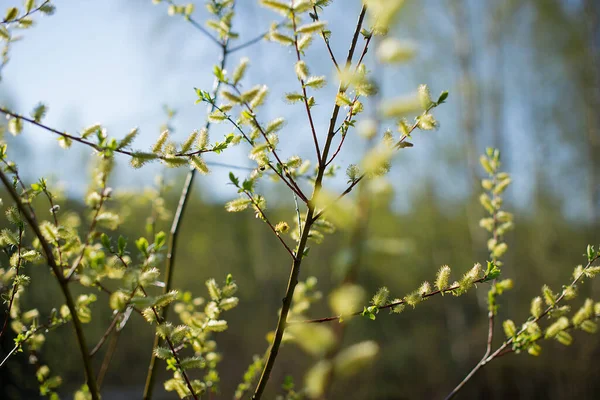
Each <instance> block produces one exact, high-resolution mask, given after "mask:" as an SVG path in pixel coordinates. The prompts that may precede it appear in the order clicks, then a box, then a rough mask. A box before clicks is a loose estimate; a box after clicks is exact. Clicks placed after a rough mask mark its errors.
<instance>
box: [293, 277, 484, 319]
mask: <svg viewBox="0 0 600 400" xmlns="http://www.w3.org/2000/svg"><path fill="white" fill-rule="evenodd" d="M486 281H487V277H485V276H484V277H482V278H479V279H477V280H475V281H473V283H474V284H477V283H483V282H486ZM459 288H460V285H455V286H450V287H448V288H446V289H443V290H434V291H432V292H429V293H424V294H422V295H421V299H422V300H425V299H428V298H429V297H433V296H436V295H438V294H443V293H452V292H453V291H454V290H457V289H459ZM402 304H406V301H405V300H404V299H402V300H399V301H395V302H393V303H390V304H386V305H384V306H379V307H377V309H379V310H386V309H388V308H394V307H397V306H400V305H402ZM362 313H363V311H362V310H361V311H356V312H353V313H352V314H349V315H334V316H331V317H325V318H317V319H306V320H301V321H290V322H289V323H290V324H320V323H323V322H330V321H338V320H340V319H343V318H348V317H356V316H358V315H362Z"/></svg>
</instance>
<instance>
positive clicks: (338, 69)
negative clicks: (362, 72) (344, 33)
mask: <svg viewBox="0 0 600 400" xmlns="http://www.w3.org/2000/svg"><path fill="white" fill-rule="evenodd" d="M313 11H314V20H315V21H319V13H318V12H317V6H313ZM321 37H322V38H323V41H324V42H325V46H327V51H328V52H329V57H331V61H332V62H333V65H335V69H336V70H337V72H338V73H341V72H342V71H341V70H340V66H339V65H338V62H337V60H336V59H335V56H334V55H333V50H332V49H331V45H330V44H329V38H328V37H327V36H326V35H325V31H323V30H321Z"/></svg>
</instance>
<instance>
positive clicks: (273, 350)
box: [252, 6, 367, 400]
mask: <svg viewBox="0 0 600 400" xmlns="http://www.w3.org/2000/svg"><path fill="white" fill-rule="evenodd" d="M366 11H367V9H366V6H363V7H362V10H361V13H360V16H359V18H358V22H357V24H356V32H355V34H354V37H353V39H352V43H351V45H350V50H349V52H348V59H347V62H346V63H347V64H348V65H350V63H351V62H352V56H353V54H354V49H355V48H356V42H357V41H358V35H359V34H360V30H361V27H362V23H363V20H364V17H365V14H366ZM338 113H339V106H338V105H336V106H335V107H334V112H333V115H332V117H331V121H330V128H329V132H328V135H327V139H326V141H325V146H324V147H323V153H322V159H324V160H326V159H327V156H328V154H329V149H330V147H331V140H332V139H333V131H334V129H335V124H336V121H337V115H338ZM324 174H325V165H324V164H323V163H321V164H320V165H319V169H318V171H317V178H316V180H315V186H314V191H313V196H312V198H313V199H314V198H315V196H317V195H318V194H319V192H320V190H321V185H322V182H323V176H324ZM314 214H315V206H314V203H313V202H312V201H309V202H308V211H307V213H306V222H305V224H304V228H303V229H302V235H301V236H300V241H299V242H298V249H297V251H296V258H295V259H294V261H293V263H292V268H291V271H290V277H289V280H288V285H287V289H286V292H285V297H284V298H283V304H282V307H281V311H280V313H279V320H278V321H277V328H276V330H275V336H274V338H273V343H272V344H271V347H270V349H269V351H268V356H267V361H266V362H265V366H264V368H263V371H262V374H261V376H260V379H259V381H258V385H257V386H256V389H255V391H254V395H253V396H252V399H253V400H258V399H260V398H261V397H262V395H263V393H264V390H265V388H266V386H267V382H268V381H269V377H270V375H271V371H272V370H273V366H274V365H275V359H276V358H277V354H278V352H279V347H280V346H281V339H282V338H283V332H284V331H285V327H286V325H287V315H288V313H289V311H290V307H291V305H292V298H293V296H294V290H295V288H296V285H297V284H298V276H299V274H300V266H301V265H302V258H303V256H304V251H305V249H306V243H307V241H308V236H309V233H310V229H311V227H312V224H313V223H314V222H315V218H314Z"/></svg>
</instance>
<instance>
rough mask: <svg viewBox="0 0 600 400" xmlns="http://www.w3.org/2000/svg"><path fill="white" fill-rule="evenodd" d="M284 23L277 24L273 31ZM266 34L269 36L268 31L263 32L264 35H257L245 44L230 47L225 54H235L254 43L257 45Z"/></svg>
mask: <svg viewBox="0 0 600 400" xmlns="http://www.w3.org/2000/svg"><path fill="white" fill-rule="evenodd" d="M285 23H286V21H282V22H280V23H278V24H277V25H276V26H275V29H277V28H279V27H281V26H283V25H284V24H285ZM268 34H269V31H267V32H265V33H263V34H261V35H258V36H256V37H254V38H253V39H250V40H248V41H247V42H245V43H242V44H239V45H237V46H234V47H231V48H230V49H229V50H227V54H231V53H235V52H236V51H239V50H242V49H245V48H246V47H250V46H252V45H253V44H255V43H258V42H260V41H261V40H263V39H264V38H265V37H266V36H267V35H268Z"/></svg>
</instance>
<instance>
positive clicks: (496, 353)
mask: <svg viewBox="0 0 600 400" xmlns="http://www.w3.org/2000/svg"><path fill="white" fill-rule="evenodd" d="M599 257H600V256H598V255H596V256H595V257H593V258H592V259H591V260H589V261H588V263H587V265H586V266H585V268H583V269H582V270H581V272H580V273H579V275H577V276H576V277H575V278H574V279H573V281H572V282H571V286H574V285H576V284H577V282H579V281H580V280H581V278H582V277H583V276H584V275H585V273H586V272H587V270H588V269H589V268H590V267H591V266H592V264H593V263H594V262H595V261H596V260H597V259H598V258H599ZM565 295H566V291H565V290H563V292H562V293H561V295H560V296H558V298H557V299H556V301H555V302H554V304H553V305H550V306H548V307H547V308H546V309H545V310H544V312H542V313H541V314H540V315H539V316H538V317H536V318H534V319H533V320H531V321H530V323H531V324H535V323H538V321H540V320H541V319H542V318H544V317H545V316H546V315H548V313H549V312H550V311H552V310H554V309H555V308H556V306H557V305H558V304H559V303H560V302H561V301H562V300H563V299H564V298H565ZM525 330H526V327H525V326H524V327H522V328H521V329H520V330H519V331H518V332H517V333H516V334H515V335H514V336H513V337H511V338H509V339H508V340H506V341H505V342H504V343H502V345H501V346H500V347H498V349H496V351H494V352H493V353H492V354H490V355H488V356H487V357H484V358H483V359H482V360H481V361H480V362H478V363H477V365H475V367H474V368H473V369H472V370H471V371H470V372H469V373H468V374H467V376H466V377H465V378H464V379H463V380H462V381H461V382H460V383H459V384H458V385H457V386H456V387H455V388H454V389H453V390H452V392H450V394H449V395H448V396H447V397H446V400H449V399H451V398H453V397H454V396H455V395H456V394H457V393H458V392H459V391H460V390H461V389H462V388H463V387H464V386H465V385H466V384H467V382H469V380H471V378H472V377H473V376H474V375H475V374H476V373H477V372H478V371H479V370H480V369H482V368H483V367H485V366H486V365H487V364H489V363H490V362H491V361H492V360H494V359H496V358H498V357H500V356H502V355H504V354H506V353H507V352H510V351H509V350H511V349H510V348H509V347H508V346H510V345H511V344H512V343H513V342H514V340H515V338H516V337H519V335H521V334H522V333H523V332H525Z"/></svg>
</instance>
